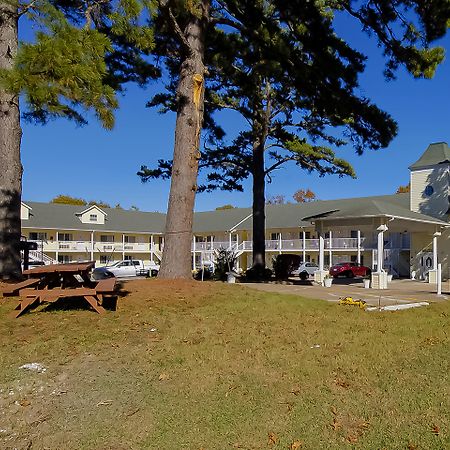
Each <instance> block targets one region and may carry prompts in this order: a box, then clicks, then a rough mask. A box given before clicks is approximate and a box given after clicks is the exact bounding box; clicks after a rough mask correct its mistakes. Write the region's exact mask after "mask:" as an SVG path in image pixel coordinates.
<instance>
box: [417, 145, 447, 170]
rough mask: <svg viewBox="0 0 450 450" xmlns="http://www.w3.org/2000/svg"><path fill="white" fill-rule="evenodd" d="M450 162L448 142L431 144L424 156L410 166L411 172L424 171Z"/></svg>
mask: <svg viewBox="0 0 450 450" xmlns="http://www.w3.org/2000/svg"><path fill="white" fill-rule="evenodd" d="M449 162H450V148H449V146H448V144H447V142H436V143H434V144H430V145H429V146H428V148H427V149H426V150H425V152H424V153H423V154H422V156H421V157H420V158H419V159H418V160H417V161H416V162H415V163H414V164H411V165H410V166H409V169H410V170H417V169H423V168H425V167H430V166H436V165H438V164H443V163H449Z"/></svg>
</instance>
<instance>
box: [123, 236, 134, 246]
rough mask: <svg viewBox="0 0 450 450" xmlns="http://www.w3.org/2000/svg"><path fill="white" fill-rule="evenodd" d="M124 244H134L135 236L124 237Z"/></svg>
mask: <svg viewBox="0 0 450 450" xmlns="http://www.w3.org/2000/svg"><path fill="white" fill-rule="evenodd" d="M125 243H126V244H135V243H136V236H125Z"/></svg>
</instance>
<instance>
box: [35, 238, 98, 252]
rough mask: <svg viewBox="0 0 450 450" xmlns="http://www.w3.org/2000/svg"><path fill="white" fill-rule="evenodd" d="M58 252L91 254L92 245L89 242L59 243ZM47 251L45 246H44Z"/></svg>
mask: <svg viewBox="0 0 450 450" xmlns="http://www.w3.org/2000/svg"><path fill="white" fill-rule="evenodd" d="M57 246H58V250H60V251H62V252H90V251H91V243H90V242H87V241H59V242H58V243H57ZM44 250H45V246H44Z"/></svg>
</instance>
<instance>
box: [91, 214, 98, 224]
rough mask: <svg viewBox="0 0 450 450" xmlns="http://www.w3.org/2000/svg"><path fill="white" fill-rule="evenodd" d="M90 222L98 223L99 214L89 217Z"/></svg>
mask: <svg viewBox="0 0 450 450" xmlns="http://www.w3.org/2000/svg"><path fill="white" fill-rule="evenodd" d="M89 220H90V221H91V222H97V214H90V215H89Z"/></svg>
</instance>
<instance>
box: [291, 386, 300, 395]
mask: <svg viewBox="0 0 450 450" xmlns="http://www.w3.org/2000/svg"><path fill="white" fill-rule="evenodd" d="M300 392H301V389H300V386H294V387H293V388H292V389H291V394H294V395H299V394H300Z"/></svg>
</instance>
